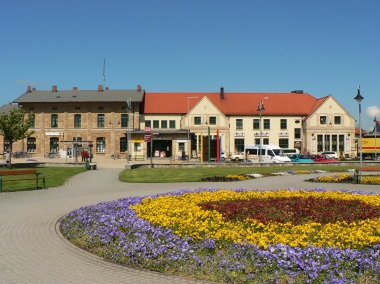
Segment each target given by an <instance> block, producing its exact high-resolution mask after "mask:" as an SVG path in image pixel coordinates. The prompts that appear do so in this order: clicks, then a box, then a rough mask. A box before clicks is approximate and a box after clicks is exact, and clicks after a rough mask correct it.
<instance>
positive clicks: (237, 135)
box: [235, 133, 244, 137]
mask: <svg viewBox="0 0 380 284" xmlns="http://www.w3.org/2000/svg"><path fill="white" fill-rule="evenodd" d="M235 137H244V133H235Z"/></svg>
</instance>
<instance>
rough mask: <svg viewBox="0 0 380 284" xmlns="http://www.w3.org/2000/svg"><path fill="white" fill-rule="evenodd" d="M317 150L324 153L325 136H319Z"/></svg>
mask: <svg viewBox="0 0 380 284" xmlns="http://www.w3.org/2000/svg"><path fill="white" fill-rule="evenodd" d="M317 149H318V152H322V151H323V135H317Z"/></svg>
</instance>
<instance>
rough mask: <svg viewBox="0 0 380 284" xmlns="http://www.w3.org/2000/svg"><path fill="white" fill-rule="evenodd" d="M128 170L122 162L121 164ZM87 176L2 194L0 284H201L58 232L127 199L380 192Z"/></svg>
mask: <svg viewBox="0 0 380 284" xmlns="http://www.w3.org/2000/svg"><path fill="white" fill-rule="evenodd" d="M123 164H124V162H123ZM98 168H99V169H98V170H96V171H87V172H84V173H82V174H79V175H77V176H75V177H73V178H72V179H70V180H69V181H68V182H67V183H66V184H65V185H64V186H61V187H56V188H49V189H45V190H37V191H24V192H11V193H9V192H3V193H1V194H0V283H135V284H136V283H142V284H146V283H203V282H202V281H195V280H191V279H185V278H179V277H175V276H167V275H162V274H159V273H154V272H149V271H145V270H139V269H133V268H130V267H125V266H121V265H117V264H113V263H110V262H108V261H105V260H103V259H101V258H98V257H96V256H94V255H91V254H89V253H87V252H85V251H82V250H81V249H78V248H76V247H75V246H73V245H72V244H70V243H69V242H67V241H66V240H65V239H64V238H63V237H62V236H61V234H60V232H59V230H58V228H57V221H58V220H59V218H60V217H62V216H63V215H65V214H66V213H68V212H70V211H71V210H73V209H75V208H79V207H81V206H85V205H91V204H96V203H98V202H101V201H108V200H114V199H118V198H122V197H127V196H141V195H148V194H155V193H162V192H168V191H173V190H178V189H182V188H185V189H196V188H199V187H204V188H251V189H277V188H288V187H291V188H315V187H319V188H321V187H324V188H334V187H335V188H346V189H350V190H356V189H359V190H369V191H377V192H380V186H368V185H352V184H339V185H337V184H313V183H306V182H303V180H304V179H305V178H308V177H313V176H319V175H320V174H312V175H296V176H284V177H270V178H262V179H256V180H248V181H242V182H232V183H206V182H199V183H176V184H132V183H121V182H119V181H118V174H119V173H120V171H121V170H122V168H123V167H121V166H120V167H116V166H115V168H112V167H107V166H106V163H100V162H99V167H98Z"/></svg>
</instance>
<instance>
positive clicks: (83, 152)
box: [81, 149, 86, 162]
mask: <svg viewBox="0 0 380 284" xmlns="http://www.w3.org/2000/svg"><path fill="white" fill-rule="evenodd" d="M81 154H82V162H84V160H85V159H86V151H85V150H84V149H83V150H82V152H81Z"/></svg>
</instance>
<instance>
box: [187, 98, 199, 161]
mask: <svg viewBox="0 0 380 284" xmlns="http://www.w3.org/2000/svg"><path fill="white" fill-rule="evenodd" d="M197 98H198V97H187V143H189V145H188V146H187V150H188V151H189V152H188V153H187V157H188V158H187V162H189V161H190V152H191V142H190V114H189V111H190V103H189V101H190V99H197Z"/></svg>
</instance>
